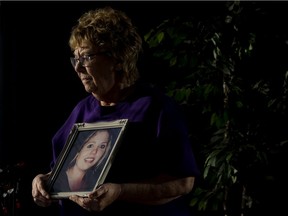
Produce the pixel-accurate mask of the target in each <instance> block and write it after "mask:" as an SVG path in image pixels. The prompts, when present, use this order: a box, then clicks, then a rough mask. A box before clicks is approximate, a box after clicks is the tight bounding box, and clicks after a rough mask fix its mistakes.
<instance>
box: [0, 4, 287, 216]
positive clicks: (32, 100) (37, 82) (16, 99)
mask: <svg viewBox="0 0 288 216" xmlns="http://www.w3.org/2000/svg"><path fill="white" fill-rule="evenodd" d="M223 3H224V2H213V1H211V2H208V1H202V2H201V1H199V2H196V1H143V2H142V1H111V2H109V1H62V2H61V1H50V2H49V1H47V2H41V1H38V2H37V1H31V2H25V1H18V2H17V1H4V2H3V1H0V33H1V34H0V183H3V182H5V181H8V182H9V183H11V184H16V185H18V186H19V188H18V189H19V190H20V192H19V193H18V194H19V202H20V204H21V208H19V209H18V210H17V211H16V210H15V208H16V207H15V205H16V204H15V203H13V202H12V201H14V200H15V199H16V198H17V197H16V198H15V197H11V199H10V200H12V201H10V200H6V201H8V203H9V205H13V206H8V207H9V208H8V210H9V211H10V215H11V211H16V212H12V215H24V214H25V215H26V214H27V213H29V212H30V211H31V209H33V212H34V213H37V212H38V211H39V213H41V214H42V215H43V214H46V215H51V212H50V210H47V209H45V210H43V209H42V208H38V207H37V206H35V205H33V203H32V199H31V198H32V197H31V181H32V178H33V177H34V176H35V175H36V174H38V173H45V172H47V171H48V170H49V163H50V158H51V154H52V152H51V138H52V136H53V134H54V133H55V132H56V131H57V129H58V128H59V127H60V126H61V125H62V123H63V122H64V121H65V119H66V118H67V117H68V115H69V114H70V112H71V110H72V108H73V107H74V106H75V105H76V103H77V102H78V101H79V100H80V99H81V98H83V97H84V96H86V93H85V91H84V89H83V87H82V84H81V82H80V81H79V80H78V77H77V76H76V74H75V72H74V70H73V68H72V66H71V64H70V60H69V57H70V56H71V52H70V49H69V46H68V38H69V34H70V30H71V28H72V26H73V25H74V24H75V23H76V21H77V19H78V18H79V17H80V15H82V14H83V13H84V12H86V11H88V10H90V9H95V8H97V7H102V6H106V5H109V6H112V7H114V8H117V9H120V10H123V11H125V12H126V13H127V15H128V16H129V17H130V18H131V19H132V21H133V23H134V24H135V25H136V26H137V27H138V30H139V33H140V34H141V35H142V36H143V35H144V34H146V33H148V31H149V30H150V29H151V28H154V27H156V26H157V25H158V24H160V23H161V22H162V21H163V20H164V19H166V18H169V17H173V16H177V15H182V16H184V15H195V16H212V14H215V13H221V9H220V8H222V9H223V7H221V4H223ZM266 5H269V6H270V5H271V6H273V7H272V9H271V14H270V17H269V18H267V19H266V20H267V21H269V22H267V23H262V25H263V26H265V25H266V24H267V25H269V26H270V27H269V28H267V31H269V30H271V29H272V26H274V27H275V26H277V25H279V26H277V29H282V31H283V32H284V31H285V32H286V31H287V29H288V28H287V27H288V25H285V23H286V21H285V20H288V19H287V16H288V13H287V7H283V5H278V6H275V4H274V3H272V2H268V3H267V4H266ZM284 5H285V4H284ZM287 5H288V4H286V6H287ZM273 14H275V16H273ZM271 23H272V24H271ZM280 25H281V26H280ZM263 28H264V27H263ZM275 29H276V27H275ZM144 51H145V47H144ZM141 67H142V71H145V73H146V74H144V75H145V76H146V77H148V78H149V76H150V77H151V79H154V77H155V76H157V71H154V70H153V65H151V64H150V61H149V57H147V58H145V56H144V59H142V60H141ZM158 74H159V73H158ZM0 186H1V184H0ZM1 192H3V191H1V187H0V195H1ZM15 194H16V195H17V193H14V194H13V196H14V195H15ZM0 201H1V198H0ZM51 211H54V209H51ZM0 216H1V212H0Z"/></svg>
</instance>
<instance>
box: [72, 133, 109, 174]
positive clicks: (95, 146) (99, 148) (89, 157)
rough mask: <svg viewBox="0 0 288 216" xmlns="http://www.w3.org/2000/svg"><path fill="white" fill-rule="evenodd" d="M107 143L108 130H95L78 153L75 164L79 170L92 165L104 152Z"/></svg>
mask: <svg viewBox="0 0 288 216" xmlns="http://www.w3.org/2000/svg"><path fill="white" fill-rule="evenodd" d="M108 143H109V133H108V131H97V132H96V133H95V134H94V135H93V136H92V137H90V138H89V140H87V141H86V142H85V144H84V145H83V148H82V149H81V151H80V152H79V153H78V157H77V159H76V166H77V167H78V168H79V169H81V170H87V169H89V168H90V167H92V166H94V165H95V164H96V163H97V162H98V161H99V160H100V159H101V158H102V157H103V155H104V154H105V152H106V149H107V148H108Z"/></svg>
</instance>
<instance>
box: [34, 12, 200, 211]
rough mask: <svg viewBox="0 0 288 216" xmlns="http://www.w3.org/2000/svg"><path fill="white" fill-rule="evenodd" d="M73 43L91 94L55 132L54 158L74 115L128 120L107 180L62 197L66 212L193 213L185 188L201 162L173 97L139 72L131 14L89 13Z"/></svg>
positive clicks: (39, 185)
mask: <svg viewBox="0 0 288 216" xmlns="http://www.w3.org/2000/svg"><path fill="white" fill-rule="evenodd" d="M69 45H70V47H71V49H72V52H73V55H74V57H71V63H72V66H73V67H74V69H75V71H76V74H77V75H78V77H79V79H80V81H81V82H82V84H83V86H84V88H85V91H86V92H88V93H91V94H90V95H88V96H87V97H86V98H84V99H82V100H81V101H80V102H79V103H78V104H76V106H75V108H74V109H73V110H72V112H71V114H70V116H69V117H68V119H67V120H66V121H65V122H64V124H63V126H62V127H61V128H60V129H59V130H58V132H57V133H56V134H55V135H54V137H53V139H52V143H53V146H52V147H53V156H54V157H53V163H54V164H55V162H56V159H57V157H58V155H59V154H60V151H61V149H62V148H63V146H64V144H65V141H66V139H67V137H68V135H69V131H70V129H71V128H72V126H73V124H74V123H76V122H98V121H113V120H117V119H122V118H123V119H124V118H125V119H128V121H129V124H128V127H127V129H126V131H125V136H124V137H123V140H122V142H121V143H122V144H121V147H120V149H119V151H118V153H117V155H116V157H115V159H114V162H113V164H112V166H111V169H110V171H109V173H108V175H107V178H106V180H105V182H104V184H102V185H101V186H100V187H99V188H97V189H96V190H94V191H93V192H91V193H90V194H89V196H88V197H81V196H77V195H73V196H71V197H69V199H66V200H62V202H61V214H62V215H67V216H68V215H69V216H72V215H82V216H83V215H92V214H95V215H100V216H101V215H126V216H130V215H131V216H132V215H133V216H141V215H143V216H144V215H145V216H146V215H157V216H159V215H165V216H168V215H171V216H185V215H186V216H187V215H191V212H190V211H189V206H188V204H187V200H186V199H185V198H187V197H186V196H185V195H187V194H189V193H190V192H191V191H192V189H193V185H194V181H195V177H196V176H197V175H198V169H197V166H196V164H195V159H194V155H193V152H192V148H191V143H190V142H189V138H188V133H187V128H186V126H185V123H184V120H183V116H181V114H180V113H179V110H178V108H177V106H176V104H175V103H174V102H173V100H172V99H171V98H169V97H167V96H166V95H165V94H163V93H162V92H161V91H159V90H157V89H156V88H154V87H152V86H150V85H148V84H145V83H144V82H142V81H141V80H140V79H139V73H138V69H137V61H138V56H139V53H140V52H141V49H142V40H141V37H140V36H139V35H138V33H137V31H136V28H135V27H134V26H133V25H132V22H131V20H130V19H129V18H128V17H127V16H126V15H125V13H123V12H122V11H118V10H114V9H112V8H110V7H105V8H99V9H96V10H92V11H89V12H87V13H84V14H83V15H82V16H81V17H80V19H79V20H78V23H77V24H76V25H75V26H74V27H73V29H72V32H71V36H70V40H69ZM53 163H52V164H53ZM49 175H50V173H48V174H38V175H37V176H36V177H35V178H34V179H33V182H32V196H33V198H34V202H35V203H36V204H38V205H39V206H43V207H46V206H49V205H51V204H52V203H53V204H54V203H55V202H52V200H51V197H50V196H49V193H48V192H47V191H46V190H45V183H46V181H47V179H48V178H49ZM75 204H78V205H75Z"/></svg>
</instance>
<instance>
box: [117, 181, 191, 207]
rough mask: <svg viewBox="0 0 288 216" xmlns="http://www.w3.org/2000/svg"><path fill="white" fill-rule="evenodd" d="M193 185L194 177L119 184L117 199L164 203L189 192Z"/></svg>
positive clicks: (155, 203)
mask: <svg viewBox="0 0 288 216" xmlns="http://www.w3.org/2000/svg"><path fill="white" fill-rule="evenodd" d="M193 185H194V177H186V178H181V179H174V180H168V181H165V182H157V183H128V184H121V193H120V196H119V200H124V201H129V202H136V203H142V204H150V205H159V204H165V203H167V202H169V201H171V200H173V199H175V198H177V197H179V196H182V195H185V194H188V193H189V192H191V190H192V188H193Z"/></svg>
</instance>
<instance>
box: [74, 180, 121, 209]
mask: <svg viewBox="0 0 288 216" xmlns="http://www.w3.org/2000/svg"><path fill="white" fill-rule="evenodd" d="M120 193H121V185H120V184H112V183H106V184H103V185H101V186H100V187H98V188H97V189H96V190H95V191H93V192H91V193H90V194H88V196H87V197H81V196H78V195H73V196H70V197H69V199H70V200H72V201H73V202H75V203H77V204H78V205H80V206H82V207H83V208H84V209H86V210H87V211H102V210H103V209H105V208H106V207H107V206H109V205H110V204H111V203H113V202H114V201H115V200H117V198H118V197H119V195H120Z"/></svg>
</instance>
